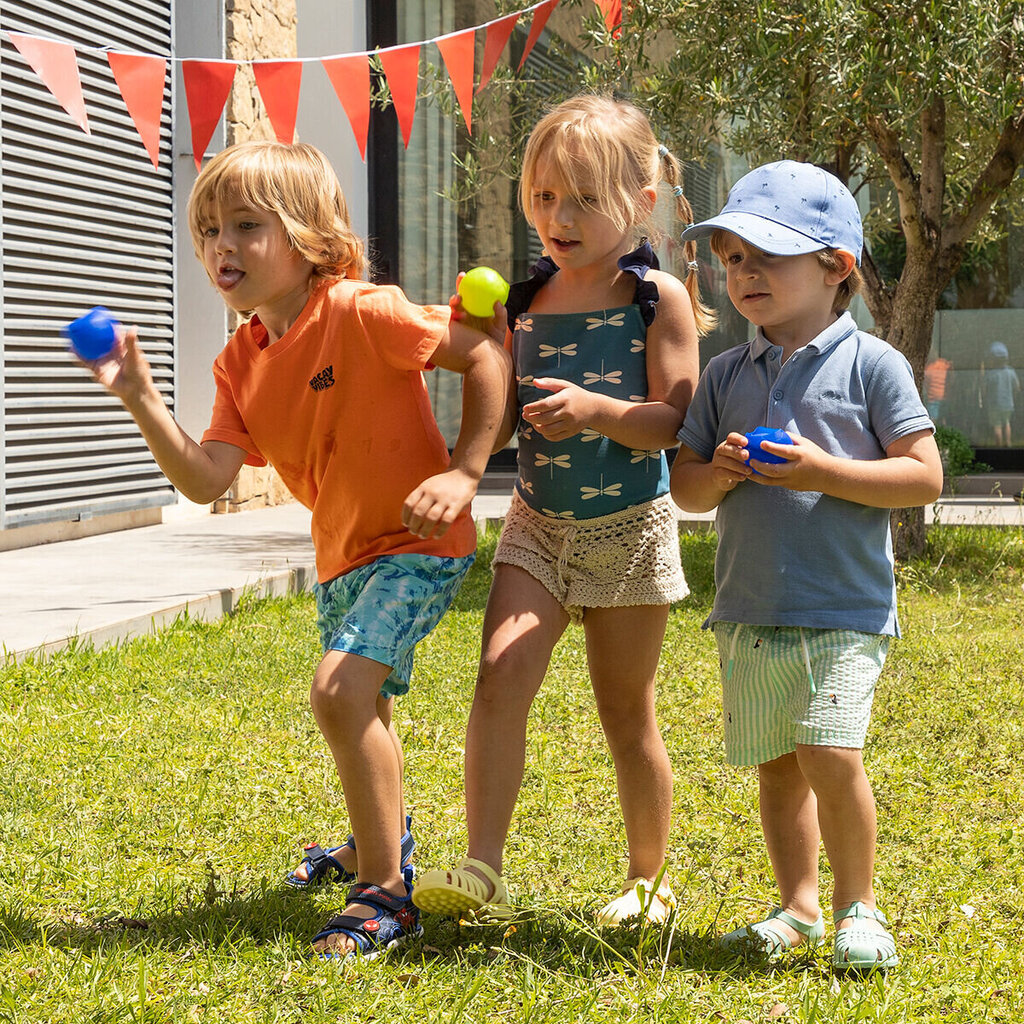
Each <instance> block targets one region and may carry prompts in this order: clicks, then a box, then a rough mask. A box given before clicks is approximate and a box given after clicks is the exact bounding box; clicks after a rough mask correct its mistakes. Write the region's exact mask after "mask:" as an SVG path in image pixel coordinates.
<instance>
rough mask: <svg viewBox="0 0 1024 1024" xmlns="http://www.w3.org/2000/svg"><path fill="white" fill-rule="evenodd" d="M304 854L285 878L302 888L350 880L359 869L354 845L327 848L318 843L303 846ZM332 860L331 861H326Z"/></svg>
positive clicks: (289, 882) (290, 883) (291, 883)
mask: <svg viewBox="0 0 1024 1024" xmlns="http://www.w3.org/2000/svg"><path fill="white" fill-rule="evenodd" d="M304 850H305V853H306V856H305V857H303V858H302V861H301V862H300V863H299V865H298V867H296V868H295V870H294V871H293V872H292V873H291V874H290V875H288V876H287V877H286V878H285V881H286V882H287V883H288V884H289V885H294V886H296V887H297V888H300V889H301V888H304V887H305V886H308V885H320V884H323V885H328V884H330V883H331V882H351V881H352V880H353V879H354V878H355V877H356V872H357V871H358V870H359V863H358V861H357V860H356V850H355V847H354V846H348V845H347V844H346V845H344V846H332V847H330V848H329V849H327V850H324V849H322V848H321V847H320V846H319V844H317V843H311V844H310V845H309V846H306V847H304ZM328 862H332V863H328Z"/></svg>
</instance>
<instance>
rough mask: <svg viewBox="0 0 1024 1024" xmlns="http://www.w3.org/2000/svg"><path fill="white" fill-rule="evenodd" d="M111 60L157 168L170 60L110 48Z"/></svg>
mask: <svg viewBox="0 0 1024 1024" xmlns="http://www.w3.org/2000/svg"><path fill="white" fill-rule="evenodd" d="M107 63H108V64H109V65H110V70H111V71H112V72H113V73H114V81H115V82H117V87H118V89H120V90H121V98H122V99H123V100H124V105H125V106H126V107H127V108H128V113H129V114H130V115H131V118H132V121H133V123H134V124H135V130H136V131H137V132H138V133H139V136H140V138H141V139H142V144H143V145H144V146H145V147H146V152H147V153H148V154H149V159H150V160H152V161H153V166H154V167H159V166H160V115H161V114H162V113H163V109H164V81H165V80H166V78H167V61H166V60H165V59H164V58H163V57H153V56H149V55H147V54H143V53H115V52H114V51H113V50H108V51H107Z"/></svg>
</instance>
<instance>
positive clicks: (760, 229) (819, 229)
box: [682, 160, 864, 267]
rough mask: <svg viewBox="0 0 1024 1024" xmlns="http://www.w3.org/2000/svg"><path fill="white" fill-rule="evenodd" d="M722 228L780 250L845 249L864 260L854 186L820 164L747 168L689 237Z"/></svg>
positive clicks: (795, 252)
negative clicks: (715, 210) (718, 210)
mask: <svg viewBox="0 0 1024 1024" xmlns="http://www.w3.org/2000/svg"><path fill="white" fill-rule="evenodd" d="M718 228H720V229H721V230H723V231H731V232H732V233H733V234H734V235H739V237H740V238H742V239H743V241H744V242H747V243H748V244H750V245H753V246H755V247H756V248H758V249H760V250H761V251H762V252H770V253H773V254H774V255H776V256H799V255H800V254H801V253H806V252H817V251H818V250H819V249H842V250H843V252H848V253H850V255H851V256H853V257H854V258H855V259H856V261H857V266H858V267H859V266H860V257H861V251H862V249H863V248H864V229H863V227H862V226H861V220H860V209H859V208H858V207H857V200H856V199H854V198H853V196H852V194H851V193H850V190H849V189H848V188H847V187H846V186H845V185H844V184H843V183H842V182H841V181H840V180H839V179H838V178H837V177H836V176H835V175H834V174H829V172H828V171H825V170H822V169H821V168H820V167H818V166H816V165H815V164H805V163H798V162H797V161H796V160H779V161H777V162H776V163H773V164H764V165H763V166H761V167H757V168H755V169H754V170H752V171H750V172H749V173H748V174H744V175H743V177H742V178H740V180H739V181H737V182H736V184H735V185H733V187H732V188H731V189H730V190H729V198H728V199H727V200H726V201H725V206H724V207H723V209H722V212H721V213H720V214H719V215H718V216H717V217H712V218H711V219H710V220H705V221H701V223H700V224H694V225H692V226H691V227H688V228H687V229H686V230H685V231H684V232H683V235H682V238H683V241H684V242H689V241H690V240H691V239H694V238H703V237H704V236H706V235H710V234H711V233H712V232H713V231H715V230H716V229H718Z"/></svg>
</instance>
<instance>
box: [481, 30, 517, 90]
mask: <svg viewBox="0 0 1024 1024" xmlns="http://www.w3.org/2000/svg"><path fill="white" fill-rule="evenodd" d="M518 20H519V14H518V12H517V13H516V14H510V15H508V17H505V18H499V19H498V20H497V21H492V22H491V23H490V24H489V25H488V26H487V37H486V41H485V42H484V60H483V64H481V66H480V82H479V84H478V85H477V87H476V91H477V94H478V95H479V93H480V90H481V89H483V87H484V86H485V85H486V84H487V83H488V82H489V81H490V80H491V75H493V74H494V69H495V68H496V67H497V66H498V59H499V58H500V57H501V51H502V50H504V49H505V44H506V43H507V42H508V40H509V36H511V35H512V30H513V29H514V28H515V27H516V22H517V21H518Z"/></svg>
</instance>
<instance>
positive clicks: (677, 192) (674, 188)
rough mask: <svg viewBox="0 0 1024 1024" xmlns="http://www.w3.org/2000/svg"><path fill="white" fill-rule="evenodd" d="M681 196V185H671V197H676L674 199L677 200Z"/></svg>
mask: <svg viewBox="0 0 1024 1024" xmlns="http://www.w3.org/2000/svg"><path fill="white" fill-rule="evenodd" d="M682 194H683V186H682V185H673V186H672V195H674V196H675V197H676V199H678V198H679V197H680V196H681V195H682ZM687 226H689V225H687Z"/></svg>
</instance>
